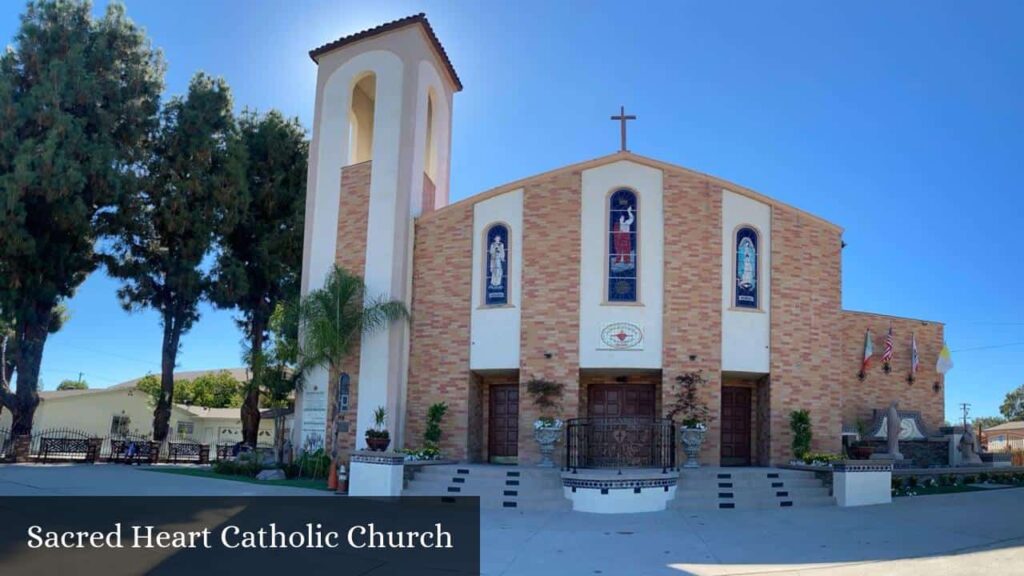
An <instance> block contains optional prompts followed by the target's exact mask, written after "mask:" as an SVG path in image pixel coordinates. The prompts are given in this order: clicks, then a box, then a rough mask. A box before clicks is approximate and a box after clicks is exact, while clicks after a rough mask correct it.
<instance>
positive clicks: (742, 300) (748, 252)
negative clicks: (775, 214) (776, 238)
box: [733, 226, 760, 310]
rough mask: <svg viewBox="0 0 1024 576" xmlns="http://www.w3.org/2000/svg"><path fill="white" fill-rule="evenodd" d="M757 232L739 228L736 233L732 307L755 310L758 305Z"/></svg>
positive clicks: (748, 228) (749, 228)
mask: <svg viewBox="0 0 1024 576" xmlns="http://www.w3.org/2000/svg"><path fill="white" fill-rule="evenodd" d="M757 241H758V238H757V230H754V229H753V228H751V227H750V226H741V227H740V228H739V229H738V230H737V231H736V267H735V283H736V289H735V296H734V299H733V306H735V307H736V308H751V309H754V310H756V309H757V308H758V306H759V304H758V294H757V286H758V284H757V283H758V274H759V273H760V270H758V254H757Z"/></svg>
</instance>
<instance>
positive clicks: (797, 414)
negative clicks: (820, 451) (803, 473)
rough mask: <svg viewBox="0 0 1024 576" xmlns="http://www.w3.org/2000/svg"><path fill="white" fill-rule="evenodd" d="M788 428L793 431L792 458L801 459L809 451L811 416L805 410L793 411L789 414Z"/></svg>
mask: <svg viewBox="0 0 1024 576" xmlns="http://www.w3.org/2000/svg"><path fill="white" fill-rule="evenodd" d="M789 428H790V430H792V431H793V456H795V457H797V458H803V457H804V454H807V453H808V452H810V451H811V436H812V435H811V414H810V412H808V411H807V410H794V411H793V412H791V413H790V414H789Z"/></svg>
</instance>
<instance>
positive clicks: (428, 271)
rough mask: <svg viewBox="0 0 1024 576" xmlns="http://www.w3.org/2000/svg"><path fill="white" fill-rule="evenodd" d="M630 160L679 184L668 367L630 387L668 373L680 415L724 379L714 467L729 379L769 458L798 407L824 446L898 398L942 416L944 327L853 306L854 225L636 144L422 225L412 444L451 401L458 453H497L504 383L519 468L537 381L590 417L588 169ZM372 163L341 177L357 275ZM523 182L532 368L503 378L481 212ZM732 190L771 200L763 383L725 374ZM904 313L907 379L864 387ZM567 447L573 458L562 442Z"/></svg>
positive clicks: (712, 400) (670, 270) (450, 438)
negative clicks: (845, 250) (684, 377)
mask: <svg viewBox="0 0 1024 576" xmlns="http://www.w3.org/2000/svg"><path fill="white" fill-rule="evenodd" d="M621 159H628V160H631V161H634V162H638V163H641V164H644V165H647V166H652V167H655V168H658V169H660V170H662V173H663V186H664V189H663V196H664V242H665V259H664V271H663V272H664V288H663V290H664V292H663V304H664V319H663V334H662V336H663V350H662V368H661V370H660V371H659V370H648V371H646V372H645V373H644V374H643V375H642V376H641V377H639V378H637V377H635V376H636V374H637V373H638V372H634V373H631V374H632V375H631V376H630V378H631V380H630V381H631V382H632V381H645V382H647V381H652V380H651V379H652V378H653V379H654V380H653V381H654V382H656V383H657V384H658V386H657V389H658V392H659V395H660V396H659V398H658V401H657V410H658V411H659V412H660V413H661V414H662V415H667V414H668V413H669V412H670V410H671V408H672V405H673V404H674V403H675V402H676V399H677V397H678V392H679V391H678V384H677V383H676V378H677V377H678V376H679V375H681V374H683V373H686V372H692V371H701V372H702V373H703V375H704V377H705V378H706V379H707V380H708V382H709V383H708V385H707V386H706V387H704V388H703V389H702V390H701V391H700V393H701V396H702V398H703V399H704V400H705V401H706V402H707V403H708V405H709V408H710V410H711V423H710V429H709V431H708V434H707V436H706V441H705V445H704V448H703V452H702V455H701V457H702V461H703V462H704V463H706V464H711V465H716V464H718V463H719V454H720V450H721V446H720V434H721V430H720V422H719V420H720V418H719V416H720V406H721V389H722V384H723V379H724V380H726V381H727V382H728V383H731V384H736V385H743V386H748V387H751V388H752V390H753V393H752V410H751V412H752V414H751V418H752V424H751V430H752V439H751V441H752V451H751V454H752V457H753V463H755V464H762V465H764V464H768V463H774V464H778V463H782V462H788V461H789V460H790V459H791V457H792V454H791V448H790V443H791V433H790V430H789V416H790V413H791V412H792V411H793V410H796V409H801V408H804V409H807V410H809V411H810V414H811V421H812V426H813V435H814V440H813V442H812V449H813V450H815V451H824V452H838V451H839V450H840V449H841V435H840V434H841V431H842V428H843V425H847V426H853V425H855V424H856V421H857V420H858V419H859V418H860V419H862V418H867V417H868V416H869V415H870V412H871V410H872V409H874V408H883V407H885V406H887V405H888V403H889V401H891V400H893V399H895V400H898V401H900V406H901V408H902V409H904V410H919V411H921V413H922V417H923V419H924V422H925V423H926V425H927V426H928V427H929V429H930V430H934V429H935V427H937V426H938V425H940V424H941V423H942V421H943V419H944V413H943V406H944V404H943V401H944V398H943V389H942V385H943V383H942V378H941V376H939V375H937V374H935V370H934V366H935V360H936V357H937V355H938V351H939V349H940V348H941V345H942V339H943V327H942V325H941V324H939V323H934V322H921V321H918V320H910V319H904V318H890V317H888V316H881V315H874V314H863V313H858V312H847V311H843V310H842V309H841V260H842V253H841V252H842V238H841V234H842V232H841V230H840V229H839V228H838V227H836V226H834V225H831V224H829V223H827V222H825V221H822V220H820V219H818V218H816V217H814V216H811V215H809V214H806V213H804V212H801V211H799V210H797V209H795V208H792V207H789V206H785V205H782V204H779V203H776V202H773V201H771V200H769V199H766V198H763V197H759V196H757V195H756V193H753V192H750V191H744V190H743V189H742V188H739V187H734V186H732V185H729V183H726V182H724V181H721V180H718V179H716V178H714V177H711V176H706V175H703V174H699V173H695V172H691V171H688V170H685V169H683V168H678V167H673V166H671V165H667V164H663V163H659V162H656V161H652V160H648V159H643V158H640V157H637V156H634V155H631V154H629V153H621V154H616V155H613V156H610V157H606V158H603V159H598V160H596V161H592V162H589V163H584V164H580V165H575V166H570V167H567V168H565V169H562V170H558V171H555V172H550V173H547V174H542V175H540V176H537V177H534V178H530V179H527V180H524V181H520V182H516V183H514V184H510V185H508V186H505V187H503V188H501V189H498V190H496V191H493V192H489V193H485V194H481V195H479V196H476V197H474V198H471V199H469V200H466V201H463V202H459V203H457V204H454V205H451V206H448V207H445V208H441V209H438V210H436V211H434V212H432V213H428V214H424V215H423V216H421V217H420V218H418V219H417V221H416V223H415V241H414V249H413V258H414V263H413V278H412V285H413V289H412V320H411V330H410V334H411V336H410V339H411V341H410V358H409V375H408V392H407V397H406V403H407V415H406V429H405V430H406V431H405V438H404V441H405V445H406V446H407V447H419V446H421V445H422V441H421V437H422V434H423V430H424V427H425V419H426V412H427V408H428V407H429V406H430V405H431V404H433V403H435V402H441V401H443V402H446V403H447V404H448V407H449V410H448V414H447V416H446V417H445V419H444V422H443V424H442V429H443V431H444V433H443V438H442V444H441V445H442V449H443V451H444V452H445V455H446V456H448V457H451V458H455V459H460V460H474V461H479V460H486V459H487V456H488V455H487V450H488V447H487V446H488V443H487V428H488V417H487V413H488V409H489V408H488V404H489V396H488V388H489V386H490V385H491V384H494V383H501V382H509V381H511V382H515V381H518V382H519V387H520V395H519V442H518V449H519V462H520V464H532V463H535V462H537V461H538V460H539V453H538V450H537V445H536V443H535V441H534V439H533V426H532V424H533V421H534V420H535V419H536V418H537V417H538V416H539V415H540V414H539V412H538V410H537V408H536V407H535V406H534V405H533V403H532V401H531V398H530V397H529V395H528V394H527V392H526V382H527V381H528V380H529V379H530V378H533V377H539V378H545V379H549V380H555V381H558V382H562V383H564V384H565V385H566V390H565V395H564V397H563V398H562V409H561V416H562V417H563V418H571V417H576V416H585V415H586V413H585V412H586V383H587V382H591V381H597V380H595V379H594V378H595V377H597V376H599V375H597V376H595V374H592V373H590V372H589V371H588V372H587V373H585V374H584V376H583V377H582V378H581V373H580V369H579V347H580V344H579V329H580V328H579V327H580V306H579V301H580V289H579V282H580V275H581V270H580V261H579V254H580V250H581V245H580V243H581V222H580V218H581V216H580V215H581V209H582V205H581V188H582V172H583V171H584V170H586V169H588V168H592V167H595V166H598V165H601V164H604V163H608V162H614V161H617V160H621ZM369 166H370V165H369V163H364V164H359V165H356V166H351V167H348V168H346V169H345V171H344V172H343V175H342V201H341V203H342V204H341V207H342V212H341V214H342V215H341V222H340V224H339V228H338V255H337V260H338V263H339V264H341V265H343V266H346V267H347V268H349V269H351V270H353V271H356V272H358V273H361V272H362V270H363V258H364V256H363V255H364V254H365V246H366V238H365V234H366V232H365V221H366V214H365V211H366V206H367V205H368V202H367V195H368V191H369ZM516 188H522V189H523V202H524V207H525V209H524V210H523V224H522V226H523V230H522V234H523V242H522V302H521V311H520V314H521V332H520V361H519V366H518V373H516V371H515V369H514V368H512V367H509V368H510V370H508V371H506V372H504V373H501V374H496V373H482V374H474V373H472V371H471V370H470V369H469V362H470V352H469V351H470V337H471V334H470V331H471V328H470V325H471V323H470V317H471V291H472V290H473V286H472V285H471V284H472V282H471V280H470V279H471V277H472V266H473V261H472V260H473V218H474V212H473V206H474V203H475V202H478V201H480V200H482V199H485V198H490V197H493V196H494V195H495V194H500V193H504V192H507V191H510V190H513V189H516ZM723 189H728V190H733V191H735V192H737V193H743V194H748V195H750V196H752V197H754V198H755V199H759V200H761V201H763V202H765V203H768V204H770V206H771V239H772V240H771V310H770V313H771V322H770V349H771V359H770V373H769V374H768V375H766V376H763V377H757V376H756V375H749V374H747V375H737V374H728V373H727V374H725V375H723V373H722V370H721V365H722V259H723V254H722V222H723V204H722V191H723ZM360 210H361V211H362V212H360ZM890 321H891V322H892V323H893V327H894V330H895V334H896V355H895V359H894V362H893V370H892V373H891V374H885V373H884V372H882V369H881V366H880V362H878V363H876V364H875V366H874V367H873V368H872V370H871V371H870V373H869V374H868V377H867V379H866V380H865V381H864V382H860V381H858V380H857V377H856V375H857V372H858V370H859V366H860V358H861V355H862V350H863V348H862V346H863V338H864V330H865V328H868V327H870V328H871V329H872V332H873V333H874V335H875V349H876V351H877V353H878V354H879V355H880V354H881V349H882V343H883V338H884V334H885V332H886V330H888V326H889V322H890ZM912 330H913V331H916V333H917V338H918V348H919V351H920V355H921V364H920V372H919V374H918V378H917V381H916V382H914V383H913V384H908V383H907V382H906V376H907V373H908V371H909V362H910V359H909V341H910V340H909V339H910V333H911V331H912ZM354 358H355V359H356V360H355V362H354V364H355V365H354V366H352V367H351V369H349V373H350V374H352V376H353V387H352V390H353V393H354V392H355V390H356V389H357V386H356V384H355V382H356V381H357V379H358V374H357V371H358V354H356V355H354ZM581 379H582V381H583V383H582V384H581ZM334 380H335V378H332V383H333V381H334ZM935 383H938V385H939V386H938V390H937V391H936V390H935V389H934V385H935ZM332 396H333V395H332ZM354 408H355V403H354V400H353V409H354ZM353 430H354V427H353ZM352 440H353V438H352V437H351V435H350V436H348V437H346V438H344V440H343V441H344V442H345V445H346V446H351V442H352ZM556 454H558V456H559V457H561V456H562V453H561V451H560V450H559V451H556ZM679 457H680V458H681V457H682V454H681V450H680V454H679ZM680 461H681V460H680Z"/></svg>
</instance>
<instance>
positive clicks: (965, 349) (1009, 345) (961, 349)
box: [951, 342, 1024, 352]
mask: <svg viewBox="0 0 1024 576" xmlns="http://www.w3.org/2000/svg"><path fill="white" fill-rule="evenodd" d="M1012 346H1024V342H1010V343H1008V344H993V345H991V346H976V347H974V348H959V349H957V350H951V352H973V351H975V350H995V349H997V348H1010V347H1012Z"/></svg>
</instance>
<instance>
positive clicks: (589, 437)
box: [565, 416, 676, 472]
mask: <svg viewBox="0 0 1024 576" xmlns="http://www.w3.org/2000/svg"><path fill="white" fill-rule="evenodd" d="M675 431H676V427H675V424H674V423H673V422H672V420H670V419H667V418H645V417H639V416H620V417H603V418H573V419H572V420H569V421H568V422H567V423H566V428H565V467H566V469H568V470H572V471H574V472H575V471H576V470H577V469H579V468H619V469H622V468H661V469H662V471H663V472H665V471H668V470H669V469H672V468H675V467H676V435H675Z"/></svg>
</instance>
